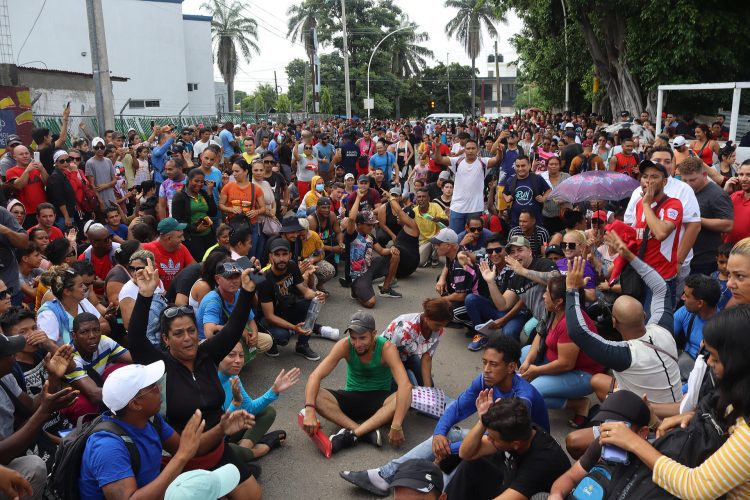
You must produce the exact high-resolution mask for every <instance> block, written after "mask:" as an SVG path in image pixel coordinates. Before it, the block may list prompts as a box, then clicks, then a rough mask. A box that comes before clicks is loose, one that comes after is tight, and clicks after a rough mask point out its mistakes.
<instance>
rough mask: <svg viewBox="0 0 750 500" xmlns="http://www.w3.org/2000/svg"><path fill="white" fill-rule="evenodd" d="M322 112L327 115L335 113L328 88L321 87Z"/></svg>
mask: <svg viewBox="0 0 750 500" xmlns="http://www.w3.org/2000/svg"><path fill="white" fill-rule="evenodd" d="M320 112H321V113H323V114H326V115H330V114H332V113H333V101H332V100H331V91H330V90H328V87H321V89H320Z"/></svg>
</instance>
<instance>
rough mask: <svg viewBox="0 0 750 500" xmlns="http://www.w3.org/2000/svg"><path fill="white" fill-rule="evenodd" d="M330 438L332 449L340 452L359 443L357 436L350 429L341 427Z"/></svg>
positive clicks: (334, 451)
mask: <svg viewBox="0 0 750 500" xmlns="http://www.w3.org/2000/svg"><path fill="white" fill-rule="evenodd" d="M329 439H330V440H331V450H332V452H333V453H338V452H339V451H341V450H345V449H346V448H351V447H353V446H354V445H355V444H357V436H355V435H354V433H353V432H352V431H350V430H349V429H341V430H340V431H338V432H337V433H336V434H332V435H331V437H330V438H329Z"/></svg>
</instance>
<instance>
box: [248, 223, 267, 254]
mask: <svg viewBox="0 0 750 500" xmlns="http://www.w3.org/2000/svg"><path fill="white" fill-rule="evenodd" d="M251 234H252V241H253V249H252V250H251V251H250V253H251V256H252V257H255V258H256V259H258V260H260V261H261V262H262V263H264V264H265V263H266V262H267V261H268V258H267V257H268V256H266V255H263V251H264V248H265V246H266V237H265V235H264V234H263V233H262V232H261V230H260V223H256V224H253V228H252V230H251Z"/></svg>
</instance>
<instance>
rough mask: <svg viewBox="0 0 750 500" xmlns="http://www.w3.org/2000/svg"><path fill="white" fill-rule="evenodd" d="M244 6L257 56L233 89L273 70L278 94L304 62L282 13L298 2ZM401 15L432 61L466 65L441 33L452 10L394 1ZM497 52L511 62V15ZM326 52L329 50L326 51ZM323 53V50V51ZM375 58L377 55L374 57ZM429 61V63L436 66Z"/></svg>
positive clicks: (421, 1)
mask: <svg viewBox="0 0 750 500" xmlns="http://www.w3.org/2000/svg"><path fill="white" fill-rule="evenodd" d="M204 1H205V0H185V1H184V3H183V4H182V11H183V13H184V14H207V12H205V11H202V10H201V8H200V6H201V4H202V3H203V2H204ZM241 1H242V3H243V4H244V5H245V6H246V10H247V11H248V13H249V15H251V16H253V17H255V19H256V20H257V21H258V35H259V36H258V46H259V47H260V54H259V55H254V56H253V58H252V60H251V62H250V64H248V63H246V62H244V61H242V62H241V64H240V71H239V72H238V74H237V77H236V78H235V88H236V89H238V90H244V91H246V92H251V91H252V90H253V89H255V87H256V86H258V85H259V84H261V83H269V84H271V85H273V81H274V80H273V72H274V70H276V77H277V79H278V84H279V86H280V87H281V89H282V91H286V89H287V86H288V84H287V77H286V71H285V70H284V68H285V67H286V65H287V64H288V63H289V61H291V60H292V59H294V58H297V57H299V58H302V59H306V55H305V50H304V47H303V46H302V45H301V44H300V43H292V42H291V41H290V40H288V39H287V38H286V36H285V35H286V31H287V16H286V11H287V9H288V8H289V6H290V5H294V4H296V3H298V1H299V0H274V2H263V1H261V0H241ZM395 3H396V4H397V5H398V6H399V7H401V9H403V11H404V12H406V13H407V14H408V15H409V18H410V19H411V20H412V21H415V22H416V23H417V24H418V25H419V26H420V29H421V30H423V31H426V32H427V33H429V35H430V41H429V42H428V46H429V48H430V49H431V50H432V51H433V52H434V54H435V57H436V59H439V61H441V62H443V63H445V61H446V57H447V56H448V54H450V61H451V62H458V63H461V64H466V65H470V64H471V59H469V57H468V56H467V55H466V53H465V52H464V50H463V48H462V47H461V45H460V44H459V43H458V42H457V41H456V40H455V39H452V38H448V36H447V35H446V34H445V24H446V23H447V22H448V21H449V20H450V19H451V18H452V17H453V15H454V11H452V10H448V9H445V8H444V7H443V5H442V1H441V0H412V1H406V0H397V1H396V2H395ZM496 28H497V30H498V34H499V35H500V36H499V39H498V52H499V53H501V54H503V56H504V57H505V60H506V61H510V60H512V59H514V58H515V57H516V56H515V53H514V51H513V48H512V47H511V45H510V42H509V40H510V37H511V36H512V35H513V34H515V33H517V32H518V31H519V30H520V29H521V21H520V20H519V19H518V17H517V16H516V15H515V14H513V13H511V14H509V15H508V23H507V24H498V25H497V26H496ZM493 44H494V40H493V39H490V38H489V35H487V33H485V34H484V46H483V49H482V53H481V55H480V56H479V58H478V59H477V67H478V68H479V73H480V74H486V71H485V69H486V63H485V61H486V60H487V56H488V55H489V54H491V53H492V52H493ZM329 50H330V49H329ZM323 51H324V52H325V51H326V49H323ZM375 57H377V55H376V56H375ZM436 63H437V61H432V62H431V64H436ZM214 76H215V78H216V80H221V75H220V74H219V72H218V70H217V69H216V67H214Z"/></svg>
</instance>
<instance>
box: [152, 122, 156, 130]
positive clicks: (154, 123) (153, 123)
mask: <svg viewBox="0 0 750 500" xmlns="http://www.w3.org/2000/svg"><path fill="white" fill-rule="evenodd" d="M154 125H156V122H155V121H154V120H151V128H152V129H153V128H154Z"/></svg>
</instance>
